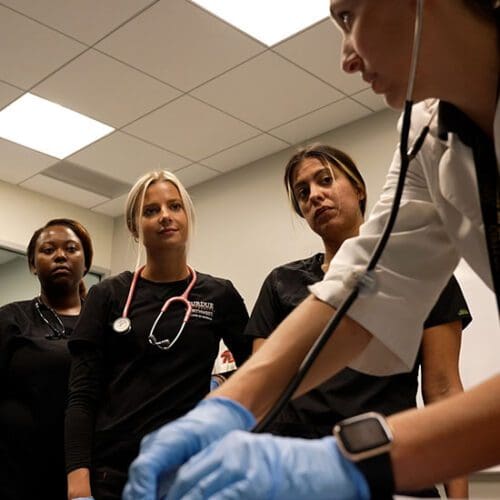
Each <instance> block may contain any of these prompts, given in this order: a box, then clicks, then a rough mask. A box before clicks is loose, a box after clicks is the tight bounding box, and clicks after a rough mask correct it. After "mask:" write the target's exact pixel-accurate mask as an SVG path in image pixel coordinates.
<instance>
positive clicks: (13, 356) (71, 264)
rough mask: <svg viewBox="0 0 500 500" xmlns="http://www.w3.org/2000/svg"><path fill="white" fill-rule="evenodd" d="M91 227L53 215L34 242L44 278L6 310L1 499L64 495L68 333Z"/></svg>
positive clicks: (33, 259) (1, 362)
mask: <svg viewBox="0 0 500 500" xmlns="http://www.w3.org/2000/svg"><path fill="white" fill-rule="evenodd" d="M92 256H93V250H92V242H91V239H90V235H89V233H88V231H87V230H86V229H85V228H84V227H83V226H82V225H81V224H80V223H79V222H76V221H74V220H71V219H53V220H51V221H49V222H47V223H46V224H45V225H44V226H43V227H41V228H39V229H37V230H36V231H35V232H34V233H33V236H32V237H31V239H30V242H29V244H28V248H27V257H28V264H29V268H30V271H31V272H32V273H33V274H34V275H36V276H37V278H38V280H39V282H40V294H39V295H38V296H37V297H35V298H34V299H31V300H25V301H19V302H12V303H11V304H7V305H5V306H3V307H2V308H0V394H1V397H0V429H1V431H0V457H1V460H0V462H1V463H2V468H1V471H0V498H2V500H25V499H26V500H28V499H32V498H40V497H43V498H50V499H54V500H64V499H65V498H66V477H65V469H64V445H63V435H64V410H65V405H66V393H67V384H68V376H69V366H70V355H69V351H68V348H67V342H68V338H69V337H70V335H71V332H72V331H73V328H74V326H75V324H76V321H77V319H78V316H79V314H80V310H81V306H82V300H83V298H84V297H85V285H84V283H83V281H82V280H83V277H84V276H85V274H87V272H88V270H89V268H90V266H91V265H92Z"/></svg>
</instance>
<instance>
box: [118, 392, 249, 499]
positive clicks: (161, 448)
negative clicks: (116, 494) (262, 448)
mask: <svg viewBox="0 0 500 500" xmlns="http://www.w3.org/2000/svg"><path fill="white" fill-rule="evenodd" d="M254 425H255V418H254V416H253V415H252V414H251V413H250V412H249V411H248V410H247V409H246V408H244V407H243V406H241V405H240V404H238V403H236V402H234V401H232V400H231V399H228V398H222V397H215V398H209V399H204V400H203V401H201V402H200V403H198V405H197V406H196V407H195V408H194V409H193V410H191V411H190V412H189V413H187V414H186V415H185V416H184V417H182V418H179V419H178V420H175V421H173V422H171V423H169V424H167V425H164V426H163V427H161V428H160V429H159V430H157V431H155V432H153V433H151V434H149V435H147V436H146V437H145V438H144V439H143V440H142V443H141V449H140V453H139V456H138V457H137V458H136V459H135V460H134V462H132V465H131V466H130V469H129V476H128V483H127V485H126V487H125V490H124V492H123V500H139V499H140V500H155V499H156V498H157V497H158V496H161V495H162V494H165V493H166V492H167V491H168V487H169V486H170V484H171V481H172V479H173V476H174V473H175V472H176V471H177V469H178V468H179V467H180V466H181V465H182V464H183V463H184V462H186V461H187V460H189V458H191V457H192V456H193V455H195V454H196V453H198V452H200V451H201V450H202V449H204V448H206V447H207V446H208V445H209V444H211V443H212V442H214V441H216V440H218V439H220V438H221V437H222V436H224V435H225V434H227V433H228V432H230V431H232V430H235V429H247V430H248V429H250V428H252V427H253V426H254Z"/></svg>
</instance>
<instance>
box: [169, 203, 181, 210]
mask: <svg viewBox="0 0 500 500" xmlns="http://www.w3.org/2000/svg"><path fill="white" fill-rule="evenodd" d="M182 208H183V206H182V203H179V202H178V201H175V202H173V203H171V204H170V210H173V211H174V212H179V211H180V210H182Z"/></svg>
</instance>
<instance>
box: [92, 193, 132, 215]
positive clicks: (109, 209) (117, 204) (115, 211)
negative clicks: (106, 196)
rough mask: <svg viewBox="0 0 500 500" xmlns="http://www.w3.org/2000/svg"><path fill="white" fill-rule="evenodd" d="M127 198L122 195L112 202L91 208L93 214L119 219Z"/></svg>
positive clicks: (123, 211)
mask: <svg viewBox="0 0 500 500" xmlns="http://www.w3.org/2000/svg"><path fill="white" fill-rule="evenodd" d="M127 196H128V195H126V194H124V195H123V196H120V197H119V198H115V199H114V200H110V201H105V202H104V203H102V204H101V205H97V206H95V207H94V208H92V211H93V212H99V213H100V214H104V215H109V216H111V217H119V216H121V215H123V214H124V213H125V203H126V201H127Z"/></svg>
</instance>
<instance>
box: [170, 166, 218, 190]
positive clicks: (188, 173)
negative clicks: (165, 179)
mask: <svg viewBox="0 0 500 500" xmlns="http://www.w3.org/2000/svg"><path fill="white" fill-rule="evenodd" d="M175 175H176V176H177V177H178V178H179V180H180V181H181V182H182V184H183V186H184V187H185V188H189V187H192V186H195V185H196V184H201V183H202V182H205V181H208V179H211V178H212V177H216V176H217V175H219V173H218V172H216V171H215V170H211V169H209V168H207V167H204V166H202V165H196V164H193V165H189V167H184V168H182V169H181V170H179V171H177V172H175Z"/></svg>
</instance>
